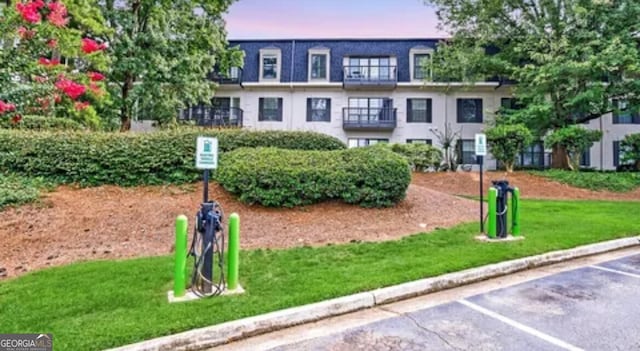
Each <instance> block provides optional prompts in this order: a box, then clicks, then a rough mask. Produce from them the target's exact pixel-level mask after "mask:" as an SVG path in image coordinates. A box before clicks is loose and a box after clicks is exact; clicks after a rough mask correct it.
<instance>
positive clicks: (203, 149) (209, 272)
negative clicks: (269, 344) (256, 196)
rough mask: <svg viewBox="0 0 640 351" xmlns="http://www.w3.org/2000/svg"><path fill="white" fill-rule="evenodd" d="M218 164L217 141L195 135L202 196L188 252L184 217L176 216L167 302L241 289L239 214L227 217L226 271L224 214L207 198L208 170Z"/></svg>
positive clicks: (219, 207)
mask: <svg viewBox="0 0 640 351" xmlns="http://www.w3.org/2000/svg"><path fill="white" fill-rule="evenodd" d="M217 167H218V140H217V139H216V138H210V137H198V139H197V142H196V168H197V169H200V170H202V171H203V194H202V198H203V199H202V203H201V204H200V209H199V211H198V212H197V213H196V216H195V223H194V230H193V239H192V242H191V247H190V249H189V250H188V251H187V250H186V246H187V227H188V223H187V221H188V220H187V217H186V216H179V217H178V218H177V220H176V246H175V248H176V254H175V271H174V288H173V290H172V291H169V293H168V298H169V302H179V301H188V300H193V299H197V298H201V297H211V296H216V295H228V294H240V293H243V292H244V290H243V289H242V287H241V286H240V285H239V284H238V266H239V249H240V245H239V240H240V217H239V216H238V215H237V214H236V213H233V214H231V215H230V216H229V234H228V235H229V249H228V256H227V261H226V263H227V264H226V274H225V252H224V245H225V237H224V229H223V220H224V213H223V211H222V207H221V206H220V204H219V203H217V202H216V201H215V200H210V199H209V178H210V172H211V170H212V169H216V168H217ZM187 255H189V256H193V258H194V267H193V273H192V275H191V288H190V289H189V291H186V278H187V276H186V275H187V269H186V267H187V266H186V260H187Z"/></svg>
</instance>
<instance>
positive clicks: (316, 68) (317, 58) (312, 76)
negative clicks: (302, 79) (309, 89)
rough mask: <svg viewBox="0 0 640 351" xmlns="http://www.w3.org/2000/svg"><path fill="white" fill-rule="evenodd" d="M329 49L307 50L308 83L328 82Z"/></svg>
mask: <svg viewBox="0 0 640 351" xmlns="http://www.w3.org/2000/svg"><path fill="white" fill-rule="evenodd" d="M329 62H330V56H329V49H328V48H324V47H317V48H312V49H309V81H329Z"/></svg>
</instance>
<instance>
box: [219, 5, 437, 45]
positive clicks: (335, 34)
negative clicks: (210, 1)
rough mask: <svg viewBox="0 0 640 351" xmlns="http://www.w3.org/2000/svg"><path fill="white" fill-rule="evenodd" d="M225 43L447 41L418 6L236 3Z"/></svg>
mask: <svg viewBox="0 0 640 351" xmlns="http://www.w3.org/2000/svg"><path fill="white" fill-rule="evenodd" d="M225 19H226V21H227V31H228V38H229V39H265V38H266V39H278V38H294V39H296V38H424V37H445V36H446V35H445V34H444V33H441V32H439V31H438V29H437V25H438V20H437V18H436V15H435V10H434V9H433V8H432V7H429V6H426V5H425V4H424V2H423V1H422V0H239V1H237V2H235V3H234V4H233V5H231V8H230V9H229V13H228V14H227V15H226V17H225Z"/></svg>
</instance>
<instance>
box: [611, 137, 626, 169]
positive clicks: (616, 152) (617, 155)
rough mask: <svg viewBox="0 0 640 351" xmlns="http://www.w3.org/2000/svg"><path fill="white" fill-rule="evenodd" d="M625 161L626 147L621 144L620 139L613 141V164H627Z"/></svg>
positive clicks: (615, 165)
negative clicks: (623, 147)
mask: <svg viewBox="0 0 640 351" xmlns="http://www.w3.org/2000/svg"><path fill="white" fill-rule="evenodd" d="M625 164H626V163H624V149H622V147H621V145H620V141H614V142H613V166H614V167H618V166H622V165H625Z"/></svg>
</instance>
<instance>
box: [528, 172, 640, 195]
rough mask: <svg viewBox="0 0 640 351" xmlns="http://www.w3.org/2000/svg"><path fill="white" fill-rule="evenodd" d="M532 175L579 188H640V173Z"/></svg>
mask: <svg viewBox="0 0 640 351" xmlns="http://www.w3.org/2000/svg"><path fill="white" fill-rule="evenodd" d="M531 173H532V174H535V175H538V176H541V177H545V178H549V179H552V180H555V181H558V182H560V183H564V184H568V185H571V186H574V187H577V188H584V189H590V190H596V191H599V190H608V191H613V192H628V191H632V190H634V189H636V188H638V187H640V173H630V172H592V171H589V172H572V171H563V170H555V169H551V170H546V171H535V172H531Z"/></svg>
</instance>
